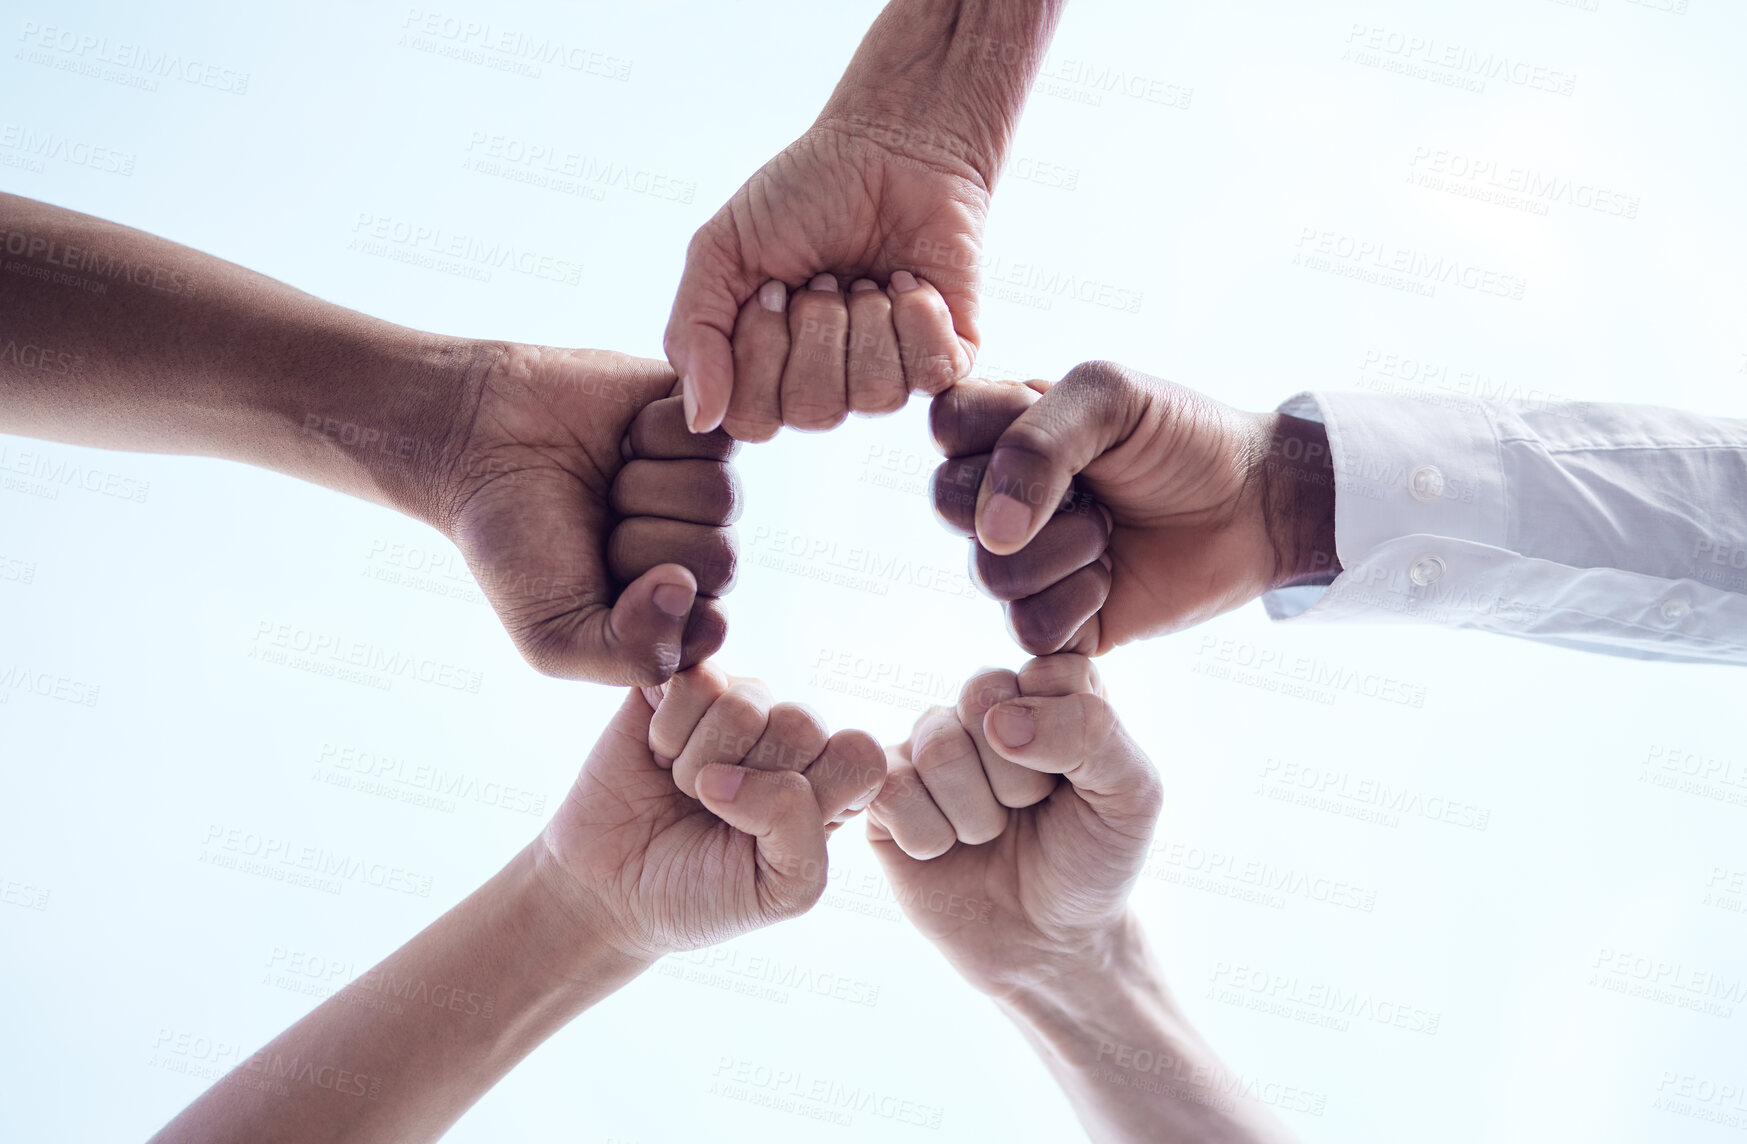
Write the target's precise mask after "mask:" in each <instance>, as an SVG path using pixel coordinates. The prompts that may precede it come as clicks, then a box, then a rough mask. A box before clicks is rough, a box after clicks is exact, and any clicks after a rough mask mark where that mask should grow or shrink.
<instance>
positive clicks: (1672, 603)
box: [1662, 596, 1692, 622]
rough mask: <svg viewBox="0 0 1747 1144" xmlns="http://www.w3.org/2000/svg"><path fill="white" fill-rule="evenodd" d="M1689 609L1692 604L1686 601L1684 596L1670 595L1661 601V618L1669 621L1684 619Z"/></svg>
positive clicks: (1690, 609)
mask: <svg viewBox="0 0 1747 1144" xmlns="http://www.w3.org/2000/svg"><path fill="white" fill-rule="evenodd" d="M1690 611H1692V605H1691V604H1689V603H1687V602H1686V597H1685V596H1670V597H1668V599H1666V600H1664V601H1662V618H1663V619H1665V620H1668V621H1670V622H1673V621H1675V620H1684V619H1685V618H1686V614H1687V613H1688V612H1690Z"/></svg>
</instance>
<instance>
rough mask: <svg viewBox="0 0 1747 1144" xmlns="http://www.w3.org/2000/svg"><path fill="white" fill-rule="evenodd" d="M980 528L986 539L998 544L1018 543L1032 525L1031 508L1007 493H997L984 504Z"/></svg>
mask: <svg viewBox="0 0 1747 1144" xmlns="http://www.w3.org/2000/svg"><path fill="white" fill-rule="evenodd" d="M979 519H980V521H981V525H982V527H981V528H979V529H978V531H979V532H980V533H982V535H983V538H984V539H985V540H992V541H994V542H995V543H996V544H1018V543H1019V542H1020V541H1021V540H1024V539H1025V533H1026V530H1027V529H1029V528H1030V527H1031V510H1030V509H1028V508H1026V507H1025V505H1024V504H1023V503H1021V502H1020V501H1017V500H1014V499H1013V498H1012V497H1010V496H1008V495H1007V494H1006V493H996V494H995V495H994V496H992V497H990V498H989V503H988V504H986V505H984V506H983V511H982V515H981V517H980V518H979Z"/></svg>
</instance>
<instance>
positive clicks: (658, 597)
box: [649, 584, 697, 620]
mask: <svg viewBox="0 0 1747 1144" xmlns="http://www.w3.org/2000/svg"><path fill="white" fill-rule="evenodd" d="M649 598H650V599H651V600H654V601H655V606H656V607H657V608H660V609H661V611H662V612H663V613H665V614H666V615H669V616H672V617H673V618H674V619H676V620H679V619H684V618H685V615H686V613H687V612H689V611H691V610H692V600H694V599H696V598H697V593H696V592H694V591H693V590H692V589H690V588H688V587H686V586H685V585H684V584H657V585H656V586H655V591H653V592H651V593H650V594H649Z"/></svg>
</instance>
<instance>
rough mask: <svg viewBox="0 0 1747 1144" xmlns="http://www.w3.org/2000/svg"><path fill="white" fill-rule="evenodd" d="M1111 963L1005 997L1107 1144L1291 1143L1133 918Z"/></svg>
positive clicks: (1005, 1005)
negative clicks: (1185, 1011)
mask: <svg viewBox="0 0 1747 1144" xmlns="http://www.w3.org/2000/svg"><path fill="white" fill-rule="evenodd" d="M1124 929H1125V932H1124V934H1123V936H1122V937H1121V938H1120V939H1119V940H1118V941H1117V942H1116V943H1115V945H1114V949H1113V950H1112V952H1111V953H1110V954H1109V955H1108V957H1107V958H1106V960H1105V962H1104V963H1102V964H1100V965H1098V966H1096V967H1095V968H1092V969H1089V970H1088V971H1086V972H1076V973H1073V974H1071V975H1067V976H1064V977H1061V978H1058V979H1057V981H1056V983H1055V984H1054V985H1047V986H1041V987H1037V988H1033V989H1027V990H1025V991H1023V992H1020V993H1016V994H1014V995H1011V996H1009V997H1006V998H1002V999H1000V1000H999V1001H998V1004H999V1005H1000V1006H1001V1008H1002V1010H1003V1011H1004V1012H1006V1013H1007V1015H1008V1016H1009V1017H1011V1018H1012V1019H1013V1021H1014V1023H1015V1024H1017V1025H1018V1026H1019V1028H1020V1030H1021V1031H1022V1032H1023V1033H1024V1034H1025V1037H1026V1039H1027V1040H1028V1041H1030V1042H1031V1044H1032V1047H1033V1048H1035V1049H1036V1050H1037V1052H1038V1054H1039V1055H1040V1056H1041V1057H1042V1058H1043V1060H1044V1063H1045V1064H1046V1065H1047V1066H1048V1067H1049V1070H1050V1072H1051V1073H1053V1074H1054V1075H1055V1078H1056V1080H1057V1081H1058V1082H1059V1083H1060V1084H1061V1086H1062V1090H1063V1091H1064V1092H1065V1093H1066V1094H1067V1097H1068V1100H1069V1102H1070V1103H1071V1104H1072V1105H1073V1106H1074V1111H1075V1112H1076V1113H1078V1114H1079V1117H1080V1121H1081V1123H1082V1124H1084V1125H1085V1127H1086V1132H1087V1134H1088V1135H1089V1136H1090V1137H1091V1138H1092V1139H1093V1140H1095V1141H1098V1142H1099V1144H1112V1142H1123V1144H1127V1142H1136V1144H1139V1142H1143V1141H1144V1142H1149V1144H1160V1142H1165V1144H1173V1142H1177V1141H1181V1142H1183V1144H1284V1142H1285V1141H1288V1140H1290V1139H1291V1136H1290V1135H1289V1134H1288V1133H1287V1132H1286V1130H1285V1128H1284V1127H1282V1126H1281V1125H1280V1124H1279V1123H1278V1121H1277V1120H1276V1119H1275V1118H1274V1117H1273V1115H1272V1114H1271V1113H1269V1112H1268V1111H1267V1110H1266V1109H1265V1108H1264V1107H1263V1106H1262V1105H1260V1104H1259V1103H1257V1102H1256V1101H1255V1100H1253V1099H1251V1098H1250V1096H1249V1095H1247V1093H1248V1089H1249V1087H1250V1086H1248V1085H1246V1084H1245V1082H1244V1081H1243V1080H1242V1078H1240V1077H1238V1076H1237V1075H1236V1074H1234V1073H1232V1072H1231V1070H1229V1069H1227V1068H1226V1067H1225V1065H1224V1064H1222V1063H1221V1062H1220V1060H1219V1058H1218V1057H1216V1056H1215V1055H1214V1053H1213V1051H1212V1049H1210V1048H1209V1047H1208V1046H1207V1044H1206V1043H1205V1042H1204V1041H1202V1040H1201V1038H1200V1037H1199V1036H1198V1035H1197V1034H1196V1032H1195V1030H1194V1029H1193V1028H1191V1027H1190V1026H1189V1024H1188V1022H1187V1021H1186V1020H1184V1018H1183V1015H1182V1014H1181V1012H1179V1011H1178V1009H1177V1007H1176V1004H1175V1002H1174V1001H1173V1000H1172V998H1171V995H1170V991H1169V990H1168V989H1167V988H1166V987H1165V984H1164V981H1163V980H1162V979H1161V978H1160V977H1159V974H1158V969H1157V966H1156V964H1155V963H1154V961H1153V957H1152V954H1151V951H1150V950H1149V949H1148V948H1147V943H1146V940H1145V938H1144V937H1143V936H1142V935H1141V934H1140V931H1139V927H1138V925H1137V924H1136V923H1135V922H1134V920H1133V918H1132V917H1130V918H1129V919H1128V921H1127V923H1126V925H1125V927H1124Z"/></svg>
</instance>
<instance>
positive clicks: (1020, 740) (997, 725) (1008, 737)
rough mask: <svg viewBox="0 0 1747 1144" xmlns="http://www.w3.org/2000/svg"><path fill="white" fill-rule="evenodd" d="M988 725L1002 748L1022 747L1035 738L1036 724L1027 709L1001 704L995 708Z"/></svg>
mask: <svg viewBox="0 0 1747 1144" xmlns="http://www.w3.org/2000/svg"><path fill="white" fill-rule="evenodd" d="M990 724H991V725H992V729H993V730H994V732H995V738H997V739H999V740H1001V745H1002V746H1003V747H1023V746H1025V744H1027V743H1029V742H1031V740H1033V739H1035V738H1037V724H1036V722H1035V721H1034V720H1033V719H1032V717H1031V709H1030V708H1029V707H1020V706H1017V705H1015V704H1010V703H1003V704H1002V705H1001V706H999V707H997V708H995V713H994V718H993V719H991V720H990Z"/></svg>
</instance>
